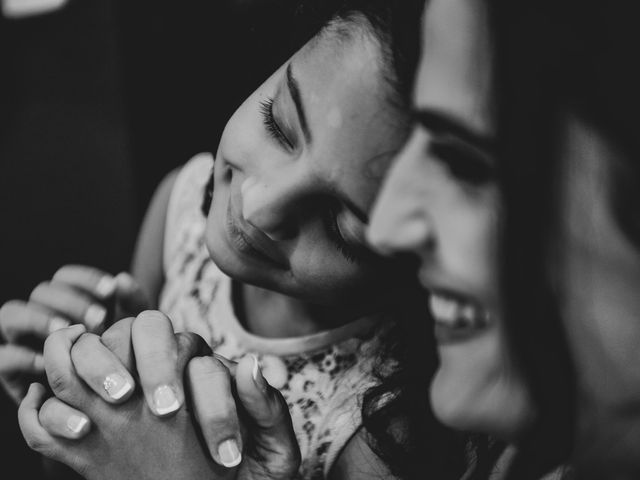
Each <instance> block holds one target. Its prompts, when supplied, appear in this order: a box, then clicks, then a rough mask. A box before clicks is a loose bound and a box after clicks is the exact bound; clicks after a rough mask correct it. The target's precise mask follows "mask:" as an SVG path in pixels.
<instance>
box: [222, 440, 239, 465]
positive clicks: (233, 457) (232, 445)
mask: <svg viewBox="0 0 640 480" xmlns="http://www.w3.org/2000/svg"><path fill="white" fill-rule="evenodd" d="M218 456H219V457H220V463H222V465H224V466H225V467H227V468H231V467H235V466H236V465H238V464H239V463H240V461H241V460H242V454H241V453H240V450H239V449H238V442H236V441H235V439H233V438H230V439H229V440H225V441H224V442H222V443H221V444H220V445H219V446H218Z"/></svg>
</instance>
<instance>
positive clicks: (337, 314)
mask: <svg viewBox="0 0 640 480" xmlns="http://www.w3.org/2000/svg"><path fill="white" fill-rule="evenodd" d="M238 290H239V292H240V295H239V297H238V298H237V305H238V306H239V307H240V308H241V309H242V315H240V316H241V317H243V318H242V321H243V323H244V325H245V328H246V329H247V330H248V331H250V332H251V333H253V334H255V335H259V336H262V337H268V338H284V337H300V336H304V335H311V334H314V333H318V332H322V331H324V330H329V329H332V328H336V327H339V326H341V325H345V324H347V323H349V322H351V321H353V320H355V319H356V318H358V317H359V316H361V315H362V312H359V311H357V310H356V309H353V308H345V307H342V308H338V307H326V306H320V305H314V304H311V303H308V302H304V301H302V300H298V299H296V298H293V297H289V296H287V295H283V294H281V293H277V292H274V291H272V290H265V289H263V288H259V287H255V286H253V285H247V284H239V285H238Z"/></svg>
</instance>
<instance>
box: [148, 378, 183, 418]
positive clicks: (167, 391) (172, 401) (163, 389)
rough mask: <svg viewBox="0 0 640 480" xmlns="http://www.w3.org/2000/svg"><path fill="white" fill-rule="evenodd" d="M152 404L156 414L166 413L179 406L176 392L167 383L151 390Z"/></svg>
mask: <svg viewBox="0 0 640 480" xmlns="http://www.w3.org/2000/svg"><path fill="white" fill-rule="evenodd" d="M153 405H154V407H155V409H156V413H157V414H158V415H168V414H170V413H173V412H175V411H176V410H178V409H179V408H180V402H179V401H178V397H177V396H176V392H175V391H174V390H173V388H171V387H170V386H169V385H162V386H160V387H158V388H156V390H155V391H154V392H153Z"/></svg>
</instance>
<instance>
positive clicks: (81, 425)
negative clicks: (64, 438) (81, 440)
mask: <svg viewBox="0 0 640 480" xmlns="http://www.w3.org/2000/svg"><path fill="white" fill-rule="evenodd" d="M88 426H89V420H88V419H86V418H85V417H80V416H78V415H71V416H70V417H69V418H68V419H67V428H68V429H69V431H70V432H71V433H74V434H76V435H78V434H80V433H81V432H83V431H84V430H86V428H87V427H88Z"/></svg>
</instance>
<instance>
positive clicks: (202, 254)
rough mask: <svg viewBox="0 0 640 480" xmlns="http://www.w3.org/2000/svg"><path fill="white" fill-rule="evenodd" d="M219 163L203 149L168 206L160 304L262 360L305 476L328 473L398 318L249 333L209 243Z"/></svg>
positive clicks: (223, 344) (189, 325)
mask: <svg viewBox="0 0 640 480" xmlns="http://www.w3.org/2000/svg"><path fill="white" fill-rule="evenodd" d="M211 167H212V157H211V155H210V154H200V155H198V156H196V157H194V158H193V159H192V160H191V161H189V162H188V163H187V164H186V165H185V166H184V167H183V169H182V171H181V172H180V173H179V175H178V177H177V179H176V183H175V186H174V188H173V191H172V193H171V199H170V201H169V207H168V210H167V219H166V231H165V238H164V271H165V278H166V283H165V285H164V288H163V291H162V294H161V298H160V309H161V310H162V311H163V312H165V313H166V314H167V315H169V317H170V318H171V320H172V322H173V324H174V328H175V330H176V331H192V332H195V333H197V334H199V335H201V336H202V337H203V338H204V339H205V340H207V342H209V344H210V345H211V347H212V348H213V349H214V350H215V351H216V352H217V353H219V354H221V355H223V356H225V357H227V358H231V359H238V358H240V357H242V356H244V355H246V354H248V353H251V354H255V355H256V356H257V357H258V359H259V361H260V363H261V367H262V369H263V373H264V376H265V378H266V379H267V380H268V381H269V383H271V385H273V386H274V387H276V388H278V389H279V390H280V391H281V392H282V394H283V395H284V397H285V399H286V400H287V403H288V405H289V410H290V412H291V416H292V419H293V426H294V429H295V432H296V436H297V439H298V442H299V444H300V449H301V452H302V466H301V469H300V477H301V478H305V479H316V478H325V477H326V476H327V475H328V473H329V470H330V469H331V466H332V464H333V462H334V461H335V459H336V457H337V456H338V454H339V453H340V451H341V450H342V448H343V447H344V446H345V444H346V443H347V442H348V440H349V439H350V438H351V436H352V435H353V434H354V433H355V432H356V430H357V429H358V428H359V426H360V425H361V421H362V419H361V413H360V412H361V406H362V404H361V401H362V394H363V393H364V392H365V391H366V390H367V389H368V388H370V387H371V386H373V385H375V383H376V376H375V371H376V369H377V368H379V367H380V366H381V365H380V363H379V358H378V357H379V352H380V347H381V342H384V341H386V340H385V339H386V336H387V332H388V330H389V325H390V321H389V319H383V318H370V317H367V318H360V319H358V320H355V321H353V322H351V323H349V324H347V325H343V326H342V327H339V328H336V329H333V330H327V331H323V332H320V333H316V334H313V335H308V336H303V337H294V338H276V339H274V338H264V337H259V336H256V335H253V334H252V333H250V332H248V331H247V330H245V329H244V327H243V326H242V325H241V323H240V322H239V321H238V318H237V317H236V315H235V313H234V308H233V303H232V300H231V298H232V288H233V287H232V285H233V282H232V280H231V279H230V278H229V277H227V276H226V275H225V274H224V273H222V272H221V271H220V270H219V269H218V268H217V267H216V265H215V264H214V263H213V261H212V260H211V258H210V257H209V254H208V251H207V248H206V246H205V242H204V232H205V218H204V217H203V215H202V213H201V211H200V205H201V203H202V198H203V192H204V188H205V184H206V182H207V180H208V178H209V174H210V171H211ZM387 340H388V339H387ZM389 363H390V362H389ZM387 366H388V365H387ZM385 369H386V368H385Z"/></svg>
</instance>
